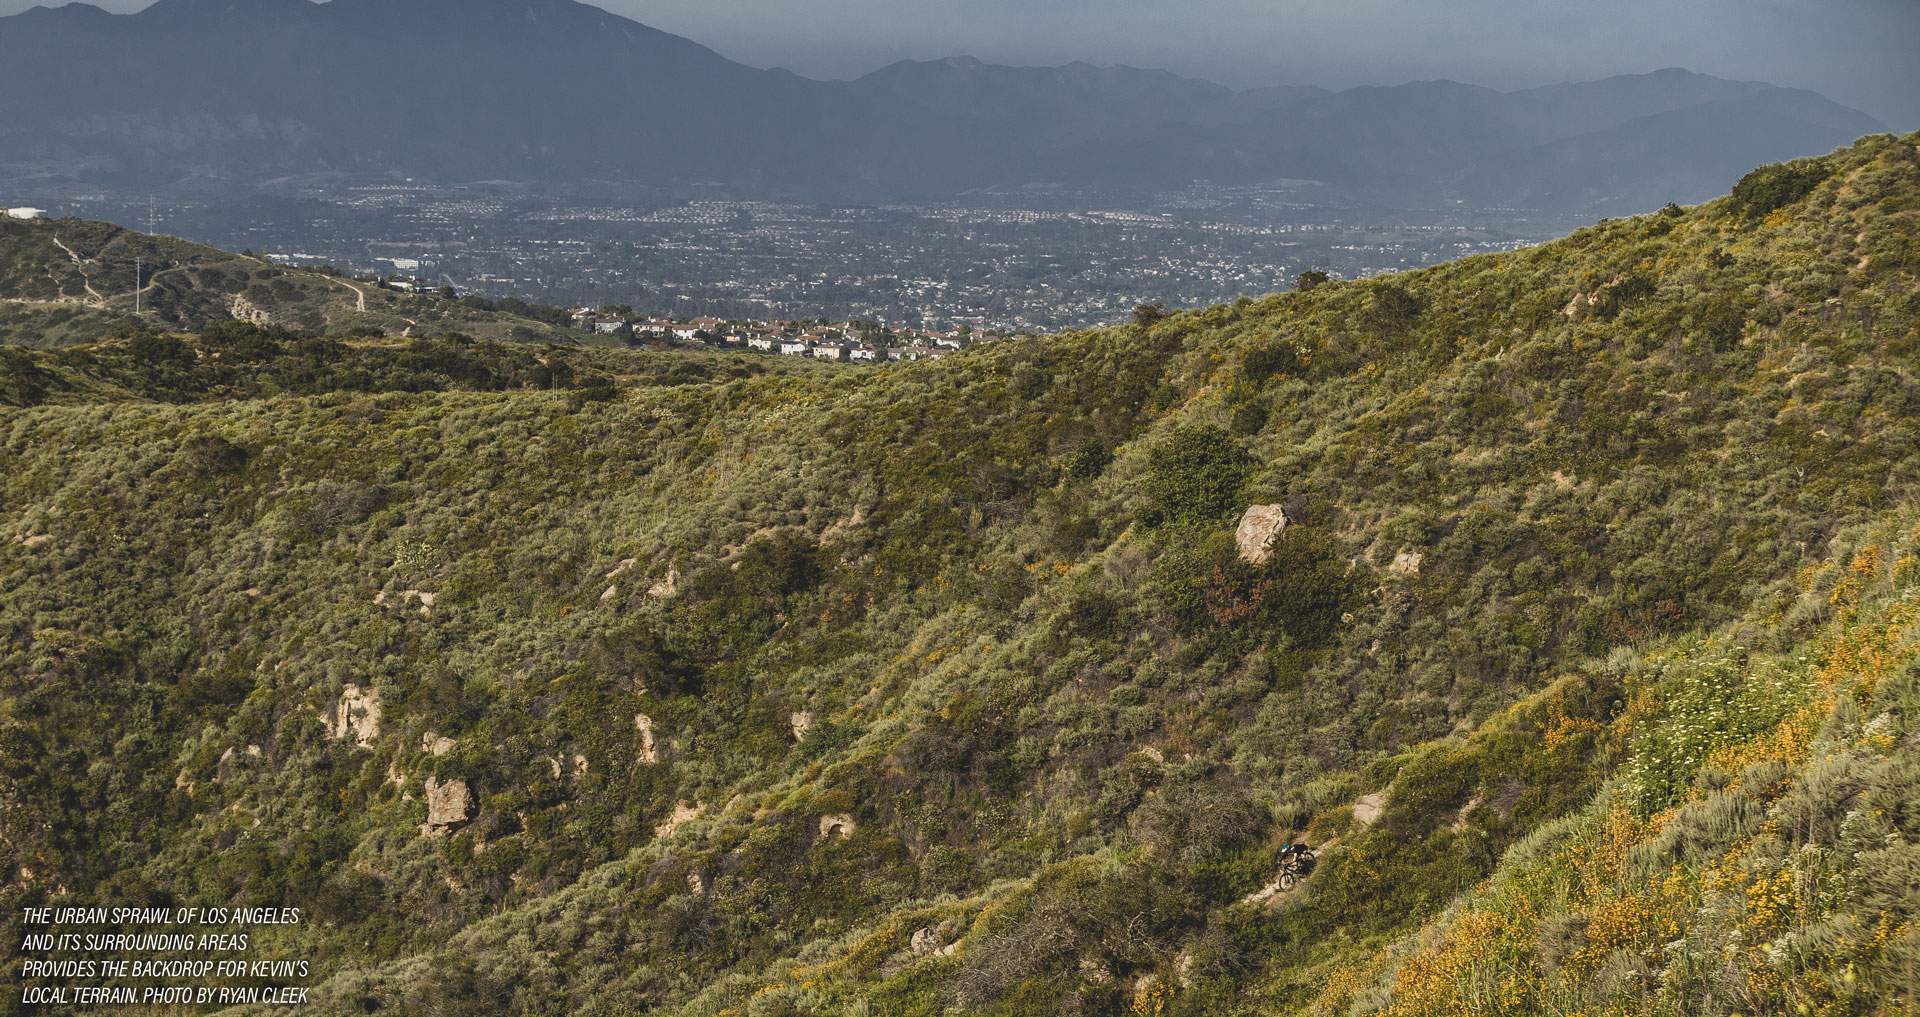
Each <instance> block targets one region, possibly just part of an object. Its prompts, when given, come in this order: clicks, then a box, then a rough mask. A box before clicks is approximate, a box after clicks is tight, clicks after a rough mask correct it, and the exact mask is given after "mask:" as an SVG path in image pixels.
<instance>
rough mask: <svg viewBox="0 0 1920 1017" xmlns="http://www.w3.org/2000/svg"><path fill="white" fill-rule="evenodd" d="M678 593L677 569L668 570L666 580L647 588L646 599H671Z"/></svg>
mask: <svg viewBox="0 0 1920 1017" xmlns="http://www.w3.org/2000/svg"><path fill="white" fill-rule="evenodd" d="M678 592H680V570H679V569H668V570H667V578H665V579H662V580H660V581H659V582H657V583H655V584H653V585H652V586H649V587H647V597H648V598H649V599H659V598H661V597H671V596H673V595H674V594H676V593H678Z"/></svg>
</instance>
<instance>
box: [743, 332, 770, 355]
mask: <svg viewBox="0 0 1920 1017" xmlns="http://www.w3.org/2000/svg"><path fill="white" fill-rule="evenodd" d="M747 345H748V346H749V347H751V348H753V349H756V350H766V351H767V352H768V353H772V352H773V347H774V338H773V337H772V336H770V335H750V336H748V337H747Z"/></svg>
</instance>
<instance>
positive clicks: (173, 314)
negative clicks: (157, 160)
mask: <svg viewBox="0 0 1920 1017" xmlns="http://www.w3.org/2000/svg"><path fill="white" fill-rule="evenodd" d="M136 274H137V275H138V282H139V293H138V294H137V295H136V294H135V291H134V286H135V276H136ZM523 306H524V305H523ZM136 309H137V310H138V311H139V312H141V315H140V317H138V318H136V315H135V312H136ZM527 309H528V310H530V311H531V310H533V309H532V308H527ZM554 318H555V320H554V321H540V320H535V319H532V318H527V317H522V316H518V315H514V314H508V313H500V312H499V311H498V310H496V309H495V308H494V307H493V306H492V304H491V302H486V301H477V300H474V299H469V300H467V301H465V302H462V301H460V300H457V299H453V298H452V297H451V296H449V295H446V294H444V293H442V292H436V291H426V292H420V293H415V292H411V291H408V292H402V291H400V290H396V289H394V288H391V287H389V286H385V285H382V284H381V283H380V282H379V281H378V280H370V279H354V278H351V277H343V276H341V275H340V274H339V273H338V272H334V271H331V270H326V269H309V268H295V267H290V266H282V265H275V264H273V263H272V262H270V261H268V260H266V259H264V258H256V257H252V256H251V255H240V254H231V253H229V252H226V251H222V250H219V249H217V248H213V247H206V246H203V245H200V244H195V243H190V242H188V241H185V240H180V239H177V238H174V237H167V236H156V235H152V234H146V233H137V232H134V231H132V230H128V229H124V228H122V227H119V226H115V225H113V224H112V223H104V222H93V221H89V220H84V219H26V220H21V219H7V218H0V343H14V344H20V345H30V346H45V347H52V346H64V345H69V344H72V343H75V342H82V341H89V340H94V339H99V338H101V337H102V336H104V335H106V334H107V333H108V332H109V331H112V330H113V329H115V328H117V327H121V326H123V325H133V324H136V323H137V322H139V321H141V320H144V321H145V322H147V323H148V324H150V325H151V326H154V327H160V328H165V327H173V328H176V329H189V330H192V331H198V330H200V329H201V328H203V327H205V326H206V325H207V324H208V323H211V322H220V321H243V322H248V323H250V324H254V325H263V326H280V327H283V328H291V329H299V330H304V331H309V332H314V333H328V332H333V333H344V332H349V331H353V330H356V329H357V330H362V331H373V332H392V333H394V334H396V335H398V334H403V333H405V334H411V333H414V332H418V333H421V334H425V333H426V332H427V331H429V330H431V331H432V332H434V333H436V334H437V333H440V332H450V331H458V332H464V333H468V334H470V335H471V336H473V337H478V338H489V339H515V340H547V341H573V340H575V339H578V338H580V333H576V332H572V331H569V330H568V329H567V328H566V327H565V322H564V321H563V320H560V316H558V315H555V316H554Z"/></svg>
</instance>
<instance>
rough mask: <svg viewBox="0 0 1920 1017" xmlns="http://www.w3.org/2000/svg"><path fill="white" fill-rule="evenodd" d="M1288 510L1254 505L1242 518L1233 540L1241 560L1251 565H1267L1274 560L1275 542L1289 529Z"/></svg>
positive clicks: (1276, 506) (1277, 506)
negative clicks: (1237, 547)
mask: <svg viewBox="0 0 1920 1017" xmlns="http://www.w3.org/2000/svg"><path fill="white" fill-rule="evenodd" d="M1287 522H1288V519H1287V510H1286V508H1285V507H1284V506H1280V505H1253V506H1249V507H1248V508H1247V513H1246V515H1243V516H1241V517H1240V528H1239V529H1238V530H1236V531H1234V534H1233V540H1234V543H1235V544H1236V545H1238V546H1239V549H1240V560H1241V561H1244V562H1246V563H1247V564H1249V565H1265V564H1266V563H1268V562H1270V561H1272V560H1273V544H1274V541H1276V540H1279V539H1280V534H1281V533H1282V532H1284V531H1285V530H1286V528H1287Z"/></svg>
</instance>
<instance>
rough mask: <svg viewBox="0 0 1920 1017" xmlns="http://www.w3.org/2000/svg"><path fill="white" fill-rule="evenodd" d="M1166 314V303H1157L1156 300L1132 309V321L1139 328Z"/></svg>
mask: <svg viewBox="0 0 1920 1017" xmlns="http://www.w3.org/2000/svg"><path fill="white" fill-rule="evenodd" d="M1166 316H1167V305H1165V304H1163V303H1159V302H1158V301H1156V302H1154V303H1151V304H1141V305H1140V306H1139V307H1136V308H1134V309H1133V323H1134V324H1135V325H1139V326H1140V327H1141V328H1146V327H1147V326H1149V325H1152V324H1153V323H1154V322H1157V321H1159V320H1161V319H1162V318H1165V317H1166Z"/></svg>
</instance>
